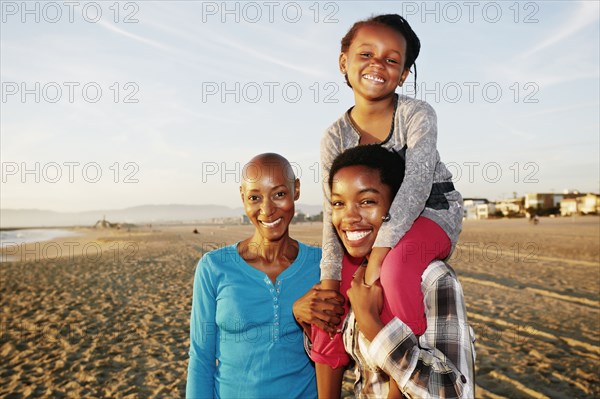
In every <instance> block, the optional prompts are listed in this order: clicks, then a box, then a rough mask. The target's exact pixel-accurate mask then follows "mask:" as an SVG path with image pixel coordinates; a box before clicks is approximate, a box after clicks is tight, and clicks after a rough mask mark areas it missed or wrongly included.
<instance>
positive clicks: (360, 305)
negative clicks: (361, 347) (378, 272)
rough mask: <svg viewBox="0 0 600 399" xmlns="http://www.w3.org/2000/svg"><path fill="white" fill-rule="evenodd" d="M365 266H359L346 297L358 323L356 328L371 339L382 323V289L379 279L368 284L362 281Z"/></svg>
mask: <svg viewBox="0 0 600 399" xmlns="http://www.w3.org/2000/svg"><path fill="white" fill-rule="evenodd" d="M364 274H365V268H364V267H359V268H358V270H357V271H356V274H354V279H353V280H352V283H351V284H350V289H349V290H348V299H349V300H350V305H351V306H352V311H353V312H354V316H355V317H356V322H357V323H358V329H359V330H360V331H361V332H362V333H363V335H364V336H365V337H366V338H367V339H368V340H369V341H372V340H373V338H375V336H376V335H377V334H378V333H379V331H381V329H382V328H383V327H384V324H383V323H382V322H381V318H380V317H379V314H380V313H381V309H382V308H383V289H382V288H381V285H380V284H379V280H377V281H375V282H374V283H373V284H371V285H368V284H365V282H364Z"/></svg>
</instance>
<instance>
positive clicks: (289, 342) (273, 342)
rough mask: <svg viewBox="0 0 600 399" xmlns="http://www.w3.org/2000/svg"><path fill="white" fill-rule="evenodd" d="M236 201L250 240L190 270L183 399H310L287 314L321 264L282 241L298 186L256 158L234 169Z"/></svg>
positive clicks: (297, 335) (280, 160) (298, 341)
mask: <svg viewBox="0 0 600 399" xmlns="http://www.w3.org/2000/svg"><path fill="white" fill-rule="evenodd" d="M240 195H241V198H242V203H243V204H244V209H245V211H246V215H247V216H248V218H249V219H250V221H251V222H252V224H253V225H254V233H253V234H252V236H250V237H248V238H246V239H245V240H242V241H240V242H238V243H236V244H234V245H230V246H226V247H223V248H220V249H217V250H215V251H211V252H208V253H206V254H204V256H203V257H202V259H200V262H199V263H198V266H197V268H196V273H195V277H194V294H193V302H192V315H191V320H190V352H189V354H190V361H189V366H188V378H187V387H186V397H187V398H194V399H195V398H261V399H262V398H316V397H317V389H316V382H315V370H314V367H313V365H312V363H311V361H310V359H309V358H308V356H307V354H306V353H305V352H304V346H303V339H302V328H301V327H300V326H299V325H298V323H296V321H295V320H294V316H293V314H292V305H293V303H294V302H295V301H296V300H297V299H298V298H300V297H301V296H302V295H304V294H305V293H306V292H307V291H309V290H311V289H312V290H315V287H314V285H315V284H316V283H318V282H319V261H320V259H321V250H320V249H319V248H316V247H311V246H308V245H305V244H303V243H301V242H299V241H296V240H294V239H293V238H292V237H290V236H289V225H290V222H291V221H292V218H293V217H294V212H295V209H294V202H295V201H296V200H297V199H298V198H299V196H300V181H299V180H298V179H297V178H296V177H295V175H294V171H293V169H292V167H291V166H290V163H289V162H288V161H287V159H285V158H284V157H282V156H281V155H278V154H273V153H266V154H260V155H257V156H256V157H254V158H252V160H250V162H248V163H247V164H246V165H245V166H244V168H243V170H242V179H241V186H240ZM333 295H336V294H335V293H332V294H331V296H333ZM338 300H340V301H341V299H339V298H338ZM334 311H335V310H334ZM337 312H338V313H341V312H342V309H341V308H339V309H337Z"/></svg>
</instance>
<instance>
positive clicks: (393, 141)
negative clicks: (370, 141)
mask: <svg viewBox="0 0 600 399" xmlns="http://www.w3.org/2000/svg"><path fill="white" fill-rule="evenodd" d="M349 112H350V111H347V112H346V113H344V115H342V117H341V118H340V119H338V120H337V121H336V122H334V123H333V124H332V125H331V126H330V127H329V128H328V129H327V130H326V131H325V134H324V135H323V138H322V139H321V171H322V180H321V182H322V186H323V193H324V196H325V198H324V203H323V257H322V258H321V279H333V280H341V275H342V272H341V270H342V256H343V248H342V245H341V243H340V241H339V238H338V237H337V233H336V231H335V229H334V227H333V226H332V224H331V190H330V188H329V184H328V181H329V170H330V168H331V164H332V162H333V160H334V159H335V158H336V157H337V156H338V155H339V154H341V153H342V152H344V150H346V149H348V148H351V147H355V146H357V145H359V142H360V133H359V132H358V131H357V130H356V129H355V128H354V126H353V125H352V121H351V119H350V115H349ZM381 145H382V146H383V147H385V148H387V149H388V150H394V151H397V152H400V151H402V150H403V149H404V148H405V147H406V171H405V175H404V182H403V183H402V186H401V187H400V189H399V190H398V193H397V194H396V196H395V197H394V201H393V202H392V205H391V207H390V216H391V219H390V221H389V222H387V223H384V224H383V225H382V226H381V228H380V229H379V233H378V234H377V239H376V241H375V244H374V246H376V247H390V248H393V247H394V246H396V244H397V243H398V241H400V239H401V238H402V237H403V236H404V234H405V233H406V232H407V231H408V230H409V229H410V227H411V226H412V224H413V223H414V221H415V220H416V219H417V217H419V216H420V215H422V216H424V217H427V218H429V219H431V220H433V221H434V222H436V223H437V224H438V225H439V226H440V227H441V228H442V229H443V230H444V231H445V232H446V234H448V237H449V238H450V241H451V242H452V246H453V247H454V246H455V245H456V242H457V241H458V235H459V234H460V231H461V228H462V218H463V207H462V197H461V195H460V193H459V192H458V191H456V190H455V189H454V187H453V185H452V174H451V173H450V172H449V171H448V169H447V168H446V166H445V165H444V164H443V163H442V162H441V161H440V155H439V153H438V151H437V148H436V145H437V117H436V115H435V111H434V110H433V108H432V107H431V106H430V105H429V104H427V103H426V102H424V101H421V100H417V99H414V98H410V97H406V96H403V95H400V96H398V105H397V108H396V113H395V115H394V129H393V131H392V132H391V134H390V136H389V137H388V138H387V139H386V140H385V141H384V142H383V143H381Z"/></svg>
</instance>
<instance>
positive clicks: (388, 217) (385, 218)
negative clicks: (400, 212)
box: [381, 213, 392, 222]
mask: <svg viewBox="0 0 600 399" xmlns="http://www.w3.org/2000/svg"><path fill="white" fill-rule="evenodd" d="M391 218H392V217H391V216H390V214H389V213H387V214H386V215H385V216H382V217H381V220H383V221H384V222H389V221H390V219H391Z"/></svg>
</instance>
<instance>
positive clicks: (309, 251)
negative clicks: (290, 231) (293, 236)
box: [296, 240, 322, 262]
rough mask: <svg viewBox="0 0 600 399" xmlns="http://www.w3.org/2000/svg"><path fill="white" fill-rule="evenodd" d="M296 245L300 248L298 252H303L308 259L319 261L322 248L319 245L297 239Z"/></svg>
mask: <svg viewBox="0 0 600 399" xmlns="http://www.w3.org/2000/svg"><path fill="white" fill-rule="evenodd" d="M296 241H297V242H298V247H299V248H300V253H302V252H303V253H304V254H305V255H306V256H307V257H308V258H307V259H308V260H309V261H310V260H315V261H317V262H320V261H321V253H322V250H321V248H320V247H317V246H316V245H310V244H305V243H303V242H301V241H298V240H296Z"/></svg>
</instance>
